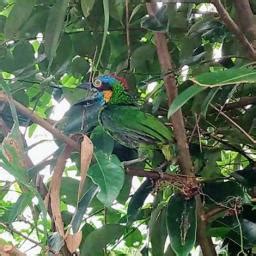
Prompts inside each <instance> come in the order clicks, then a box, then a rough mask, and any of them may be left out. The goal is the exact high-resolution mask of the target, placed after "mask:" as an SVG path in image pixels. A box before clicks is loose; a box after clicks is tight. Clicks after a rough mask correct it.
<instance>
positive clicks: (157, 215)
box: [149, 206, 167, 256]
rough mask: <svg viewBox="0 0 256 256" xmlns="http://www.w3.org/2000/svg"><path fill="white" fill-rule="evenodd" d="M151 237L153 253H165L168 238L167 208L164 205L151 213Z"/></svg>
mask: <svg viewBox="0 0 256 256" xmlns="http://www.w3.org/2000/svg"><path fill="white" fill-rule="evenodd" d="M149 237H150V241H151V246H152V255H153V256H158V255H163V254H164V248H165V241H166V238H167V227H166V208H165V207H163V206H160V207H158V208H156V209H155V210H154V211H153V212H152V214H151V218H150V221H149Z"/></svg>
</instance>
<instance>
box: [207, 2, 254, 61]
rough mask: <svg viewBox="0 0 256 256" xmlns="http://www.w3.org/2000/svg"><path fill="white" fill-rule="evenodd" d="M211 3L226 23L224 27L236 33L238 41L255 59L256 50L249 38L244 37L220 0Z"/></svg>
mask: <svg viewBox="0 0 256 256" xmlns="http://www.w3.org/2000/svg"><path fill="white" fill-rule="evenodd" d="M238 1H240V2H243V1H244V0H243V1H241V0H238ZM211 2H212V4H213V5H214V6H215V8H216V9H217V11H218V13H219V16H220V18H221V20H222V21H223V23H224V24H225V25H226V27H227V28H228V29H229V30H230V31H231V32H232V33H233V34H235V35H236V37H237V39H238V40H239V41H240V43H241V44H242V45H243V46H244V48H245V49H246V51H247V53H248V55H249V57H250V59H252V60H256V51H255V49H254V48H253V46H252V45H251V43H250V42H249V40H248V39H247V38H246V36H245V35H244V33H243V32H242V31H241V30H240V28H239V27H238V26H237V24H236V23H235V22H234V21H233V20H232V18H231V17H230V16H229V13H228V12H227V11H226V10H225V8H224V6H223V5H222V3H221V1H220V0H211Z"/></svg>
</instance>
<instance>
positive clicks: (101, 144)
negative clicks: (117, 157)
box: [90, 126, 114, 155]
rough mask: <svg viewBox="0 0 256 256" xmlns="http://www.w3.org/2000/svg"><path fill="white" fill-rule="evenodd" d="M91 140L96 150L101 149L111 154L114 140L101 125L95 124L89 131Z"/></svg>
mask: <svg viewBox="0 0 256 256" xmlns="http://www.w3.org/2000/svg"><path fill="white" fill-rule="evenodd" d="M90 138H91V140H92V143H93V146H94V147H95V148H96V151H100V150H101V151H103V152H104V153H106V154H109V155H110V154H112V152H113V149H114V140H113V139H112V137H110V136H109V135H108V134H107V133H106V132H105V130H104V129H103V128H102V127H101V126H97V127H96V128H95V129H94V130H93V131H92V133H91V137H90Z"/></svg>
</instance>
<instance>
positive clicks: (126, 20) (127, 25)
mask: <svg viewBox="0 0 256 256" xmlns="http://www.w3.org/2000/svg"><path fill="white" fill-rule="evenodd" d="M129 25H130V23H129V0H125V29H126V43H127V62H128V64H127V68H128V69H130V60H131V41H130V26H129Z"/></svg>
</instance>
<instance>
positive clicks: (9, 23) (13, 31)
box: [4, 0, 36, 39]
mask: <svg viewBox="0 0 256 256" xmlns="http://www.w3.org/2000/svg"><path fill="white" fill-rule="evenodd" d="M35 2H36V1H35V0H17V1H16V3H15V5H14V7H13V8H12V10H11V12H10V14H9V16H8V17H7V20H6V24H5V28H4V33H5V36H6V37H7V38H8V39H13V38H16V37H17V33H18V32H19V30H20V29H21V27H22V25H23V24H24V23H25V22H26V21H27V19H28V18H29V16H30V14H31V12H32V10H33V7H34V5H35Z"/></svg>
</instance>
